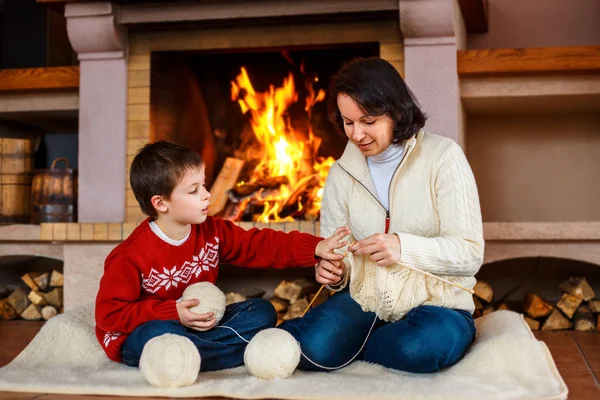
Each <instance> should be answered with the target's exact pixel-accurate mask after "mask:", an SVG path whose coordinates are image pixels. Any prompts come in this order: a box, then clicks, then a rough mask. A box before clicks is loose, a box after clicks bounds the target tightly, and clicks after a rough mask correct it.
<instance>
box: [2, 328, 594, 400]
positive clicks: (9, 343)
mask: <svg viewBox="0 0 600 400" xmlns="http://www.w3.org/2000/svg"><path fill="white" fill-rule="evenodd" d="M41 326H42V323H40V322H28V321H10V322H5V321H0V348H1V349H2V350H1V351H0V366H2V365H5V364H7V363H8V362H10V360H12V359H13V358H14V357H15V356H16V355H17V354H19V352H20V351H21V350H22V349H23V348H24V347H25V346H26V345H27V343H29V341H30V340H31V339H32V338H33V337H34V336H35V335H36V333H37V332H38V330H39V329H40V327H41ZM536 337H537V338H538V339H539V340H543V341H544V342H545V343H546V344H547V345H548V348H549V349H550V352H551V353H552V356H553V357H554V360H555V362H556V366H557V367H558V370H559V371H560V374H561V375H562V377H563V379H564V380H565V383H566V384H567V386H568V387H569V400H598V399H600V333H583V332H575V331H564V332H536ZM8 399H10V400H31V399H36V400H84V399H87V400H110V399H120V400H121V399H126V397H109V396H77V395H55V394H28V393H9V392H0V400H8ZM128 399H139V397H128ZM160 399H162V400H164V397H163V398H160Z"/></svg>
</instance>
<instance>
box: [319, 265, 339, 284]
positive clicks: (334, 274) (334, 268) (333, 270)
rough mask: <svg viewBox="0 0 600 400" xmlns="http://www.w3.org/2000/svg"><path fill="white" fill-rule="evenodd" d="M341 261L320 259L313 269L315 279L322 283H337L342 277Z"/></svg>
mask: <svg viewBox="0 0 600 400" xmlns="http://www.w3.org/2000/svg"><path fill="white" fill-rule="evenodd" d="M344 269H345V266H344V262H343V261H327V260H320V261H319V263H318V264H317V266H316V269H315V280H316V281H317V282H319V283H320V284H322V285H337V284H338V283H340V281H341V280H342V278H343V277H344Z"/></svg>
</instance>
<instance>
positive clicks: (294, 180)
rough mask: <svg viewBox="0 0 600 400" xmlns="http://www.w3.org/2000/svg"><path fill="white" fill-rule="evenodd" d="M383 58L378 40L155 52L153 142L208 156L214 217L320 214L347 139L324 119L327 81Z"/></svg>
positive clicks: (279, 218) (307, 217)
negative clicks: (360, 62)
mask: <svg viewBox="0 0 600 400" xmlns="http://www.w3.org/2000/svg"><path fill="white" fill-rule="evenodd" d="M377 55H379V45H378V44H377V43H359V44H344V45H334V46H332V45H329V46H319V47H314V46H313V47H309V48H307V47H286V48H280V49H264V48H259V49H243V50H240V49H231V50H227V51H219V52H215V51H205V52H156V53H153V54H152V57H151V87H150V131H151V138H150V140H152V141H154V140H171V141H175V142H178V143H181V144H185V145H188V146H190V147H192V148H194V149H195V150H196V151H198V152H199V153H200V154H202V156H203V159H204V160H205V164H206V169H205V171H206V179H207V186H208V187H209V188H211V187H212V190H211V196H212V197H211V215H215V216H217V217H220V218H224V219H228V220H231V221H235V222H240V221H246V222H251V221H256V222H263V223H268V222H293V221H295V220H304V221H315V220H318V218H319V211H320V200H321V194H322V188H323V185H324V183H325V179H326V177H327V173H328V171H329V167H330V166H331V165H332V164H333V162H334V161H335V160H336V159H337V158H339V157H340V156H341V154H342V152H343V150H344V147H345V144H346V140H345V138H343V137H342V136H340V135H339V134H337V133H336V131H335V128H334V127H333V125H332V124H331V123H330V122H329V120H328V117H327V102H328V101H329V96H328V94H327V90H328V86H329V82H330V80H331V77H332V76H333V74H334V73H335V72H336V71H337V70H338V69H339V68H340V67H341V66H342V65H343V63H344V62H346V61H348V60H351V59H354V58H356V57H369V56H377ZM224 168H225V169H226V170H227V174H226V175H225V174H224V173H221V174H220V171H222V170H223V169H224Z"/></svg>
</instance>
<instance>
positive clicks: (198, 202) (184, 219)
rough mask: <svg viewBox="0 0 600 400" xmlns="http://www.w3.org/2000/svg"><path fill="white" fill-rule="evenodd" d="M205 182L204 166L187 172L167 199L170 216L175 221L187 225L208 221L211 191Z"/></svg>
mask: <svg viewBox="0 0 600 400" xmlns="http://www.w3.org/2000/svg"><path fill="white" fill-rule="evenodd" d="M204 184H205V177H204V167H202V168H199V169H194V170H188V171H187V172H186V173H185V175H184V176H183V178H182V179H181V182H179V184H178V185H177V186H176V187H175V189H174V190H173V193H171V196H170V199H169V200H167V201H166V204H167V206H168V216H169V218H170V219H171V220H173V222H176V223H179V224H182V225H187V224H201V223H203V222H204V221H206V217H207V215H208V203H209V202H208V200H209V198H210V193H209V192H208V191H207V190H206V187H204Z"/></svg>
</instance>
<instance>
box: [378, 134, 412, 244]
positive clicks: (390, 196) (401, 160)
mask: <svg viewBox="0 0 600 400" xmlns="http://www.w3.org/2000/svg"><path fill="white" fill-rule="evenodd" d="M409 151H410V145H408V146H406V149H405V150H404V154H403V155H402V158H401V159H400V162H399V163H398V166H397V167H396V169H395V170H394V173H393V174H392V179H390V186H389V187H388V207H389V208H392V181H393V180H394V176H395V175H396V174H397V173H398V170H399V169H400V167H401V166H402V163H403V162H404V159H405V158H406V156H407V155H408V153H409ZM384 208H385V207H384ZM389 230H390V211H389V210H385V233H388V231H389Z"/></svg>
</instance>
